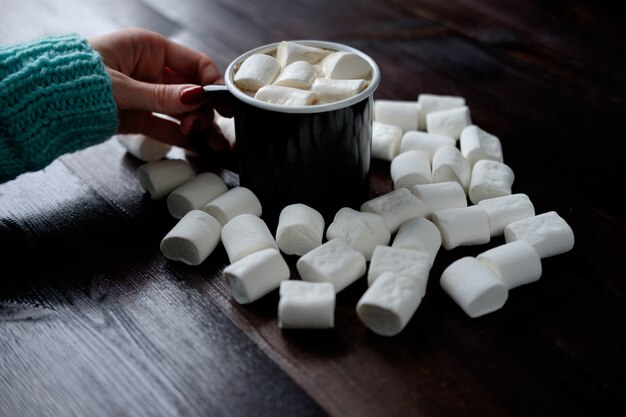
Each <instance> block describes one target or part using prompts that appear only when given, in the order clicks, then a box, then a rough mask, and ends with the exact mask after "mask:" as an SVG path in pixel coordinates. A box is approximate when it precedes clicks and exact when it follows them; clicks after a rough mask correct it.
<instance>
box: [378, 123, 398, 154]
mask: <svg viewBox="0 0 626 417" xmlns="http://www.w3.org/2000/svg"><path fill="white" fill-rule="evenodd" d="M401 141H402V129H400V128H399V127H398V126H393V125H388V124H384V123H380V122H373V123H372V158H377V159H382V160H384V161H391V160H392V159H393V158H394V157H395V156H396V155H398V152H399V151H400V142H401Z"/></svg>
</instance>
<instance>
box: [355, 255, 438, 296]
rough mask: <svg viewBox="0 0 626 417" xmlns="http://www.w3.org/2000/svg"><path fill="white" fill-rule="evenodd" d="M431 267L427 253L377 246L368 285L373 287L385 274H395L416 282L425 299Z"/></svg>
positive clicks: (369, 272)
mask: <svg viewBox="0 0 626 417" xmlns="http://www.w3.org/2000/svg"><path fill="white" fill-rule="evenodd" d="M430 266H431V263H430V254H428V253H427V252H424V251H421V250H410V249H400V248H391V247H389V246H376V249H375V250H374V254H373V255H372V260H371V262H370V266H369V270H368V272H367V285H369V286H371V285H372V284H373V283H374V281H376V280H377V279H378V278H379V277H380V276H381V275H382V274H383V273H385V272H394V273H396V274H398V275H403V276H405V277H407V278H411V279H412V280H413V281H415V283H416V284H417V287H418V289H419V290H420V295H421V296H422V297H423V296H424V294H425V293H426V284H428V274H429V272H430Z"/></svg>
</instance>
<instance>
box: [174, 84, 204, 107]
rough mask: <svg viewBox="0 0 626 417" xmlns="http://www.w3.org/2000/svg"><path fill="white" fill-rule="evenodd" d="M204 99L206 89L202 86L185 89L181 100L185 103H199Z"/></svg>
mask: <svg viewBox="0 0 626 417" xmlns="http://www.w3.org/2000/svg"><path fill="white" fill-rule="evenodd" d="M202 100H204V89H203V88H202V87H200V86H197V87H189V88H186V89H185V90H183V92H182V93H181V95H180V101H181V103H183V104H198V103H202Z"/></svg>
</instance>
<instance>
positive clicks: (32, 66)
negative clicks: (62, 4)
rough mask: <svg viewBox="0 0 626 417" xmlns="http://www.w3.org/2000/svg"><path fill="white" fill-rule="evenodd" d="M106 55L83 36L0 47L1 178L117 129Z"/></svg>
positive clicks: (37, 166) (44, 163)
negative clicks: (94, 47) (94, 48)
mask: <svg viewBox="0 0 626 417" xmlns="http://www.w3.org/2000/svg"><path fill="white" fill-rule="evenodd" d="M117 125H118V116H117V106H116V104H115V100H114V98H113V90H112V87H111V80H110V78H109V76H108V74H107V73H106V71H105V69H104V64H103V62H102V59H101V58H100V55H99V54H98V53H97V52H95V51H94V50H93V49H92V48H91V47H90V45H89V44H88V43H87V40H86V39H84V38H82V37H80V36H77V35H65V36H57V37H48V38H43V39H38V40H35V41H33V42H29V43H23V44H17V45H8V46H0V181H1V182H4V181H7V180H10V179H12V178H14V177H16V176H17V175H19V174H21V173H23V172H26V171H34V170H38V169H41V168H44V167H45V166H47V165H48V164H49V163H50V162H52V161H53V160H54V159H55V158H57V157H58V156H60V155H62V154H64V153H67V152H73V151H76V150H79V149H82V148H85V147H87V146H90V145H93V144H95V143H98V142H101V141H103V140H105V139H107V138H108V137H110V136H111V135H113V134H115V132H116V130H117Z"/></svg>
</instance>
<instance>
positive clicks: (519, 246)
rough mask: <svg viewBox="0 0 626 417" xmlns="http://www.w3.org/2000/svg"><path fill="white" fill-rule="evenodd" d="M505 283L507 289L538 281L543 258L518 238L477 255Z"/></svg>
mask: <svg viewBox="0 0 626 417" xmlns="http://www.w3.org/2000/svg"><path fill="white" fill-rule="evenodd" d="M476 259H478V260H479V261H480V262H482V263H483V264H484V265H485V266H487V268H489V269H490V270H491V272H493V273H494V275H495V276H497V277H498V278H499V279H500V281H502V282H503V283H504V285H505V286H506V288H507V289H509V290H510V289H511V288H515V287H517V286H520V285H524V284H528V283H531V282H535V281H537V280H538V279H539V278H540V277H541V259H540V258H539V255H537V252H536V251H535V250H534V249H533V247H532V246H530V245H529V244H528V243H526V242H524V241H522V240H517V241H515V242H511V243H507V244H505V245H500V246H496V247H495V248H493V249H489V250H488V251H485V252H483V253H481V254H480V255H478V256H477V257H476Z"/></svg>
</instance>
